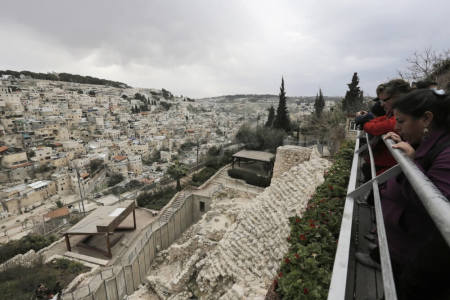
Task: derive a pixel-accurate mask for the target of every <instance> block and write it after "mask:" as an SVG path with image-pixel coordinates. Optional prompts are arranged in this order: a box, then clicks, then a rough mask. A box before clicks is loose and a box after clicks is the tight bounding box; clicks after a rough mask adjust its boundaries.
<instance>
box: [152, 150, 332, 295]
mask: <svg viewBox="0 0 450 300" xmlns="http://www.w3.org/2000/svg"><path fill="white" fill-rule="evenodd" d="M296 155H297V156H296ZM276 159H277V161H276V163H275V165H276V166H277V163H278V161H279V160H282V162H279V163H278V171H277V172H279V173H278V176H275V177H274V178H273V179H272V184H271V186H270V187H268V188H266V189H265V190H264V192H262V193H260V194H259V195H258V196H256V197H255V198H254V199H251V200H250V199H248V198H245V196H244V194H243V193H242V192H238V191H233V190H224V191H221V192H220V193H218V196H217V197H216V198H215V199H213V201H212V203H211V209H210V211H208V212H207V213H206V214H205V215H204V216H203V218H202V219H201V220H200V221H199V222H198V223H197V224H195V225H193V226H192V227H191V228H190V229H189V230H188V231H187V232H186V233H185V235H184V236H189V239H187V238H184V237H182V238H181V239H180V241H181V242H182V244H175V245H173V246H171V247H169V249H168V250H167V253H168V254H167V255H166V256H161V257H162V258H163V260H164V261H163V262H162V263H161V265H160V266H159V268H158V270H157V271H156V272H155V275H153V276H149V277H148V281H149V283H150V285H151V286H152V288H153V289H154V290H155V292H156V293H157V294H158V296H159V297H161V298H162V299H188V298H189V297H190V296H189V297H188V296H187V295H189V293H190V291H192V292H193V293H194V295H195V296H196V297H198V298H200V299H224V300H225V299H264V297H265V294H266V291H267V288H268V286H269V285H270V284H271V282H272V279H273V276H274V275H275V274H276V272H277V269H278V268H279V263H280V261H281V259H282V257H283V255H284V254H285V253H286V252H287V250H288V243H287V241H286V238H287V236H288V234H289V230H290V228H289V221H288V218H289V217H290V216H292V215H294V214H296V213H298V214H302V212H303V211H304V209H306V206H307V203H308V199H309V198H310V196H311V195H312V194H313V192H314V191H315V188H316V186H317V185H318V184H320V183H321V182H322V181H323V172H324V170H325V169H327V168H328V167H329V166H330V163H329V162H328V161H327V160H325V159H322V158H320V157H319V155H318V153H317V152H316V151H314V150H311V149H305V148H301V147H293V146H288V147H281V149H280V148H279V150H278V152H277V158H276ZM289 165H290V168H289ZM284 169H287V171H286V172H282V170H284ZM281 172H282V173H281ZM224 193H225V195H224ZM163 252H164V251H163ZM187 287H189V290H188V288H187Z"/></svg>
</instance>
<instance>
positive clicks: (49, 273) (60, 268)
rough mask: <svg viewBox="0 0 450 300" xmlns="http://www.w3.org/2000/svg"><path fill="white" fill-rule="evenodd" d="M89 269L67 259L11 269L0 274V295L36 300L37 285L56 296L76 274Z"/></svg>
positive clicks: (5, 297)
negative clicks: (42, 286)
mask: <svg viewBox="0 0 450 300" xmlns="http://www.w3.org/2000/svg"><path fill="white" fill-rule="evenodd" d="M87 270H89V268H87V267H85V266H83V265H82V264H80V263H78V262H74V261H70V260H67V259H56V260H54V261H52V262H51V263H48V264H37V265H35V266H32V267H30V268H25V267H22V266H17V267H13V268H10V269H7V270H6V271H3V272H0V295H2V299H14V300H29V299H36V297H35V296H36V290H37V287H38V285H41V284H42V285H44V286H45V287H46V288H47V290H48V294H46V295H45V298H37V299H50V297H49V295H50V294H56V293H58V292H60V291H61V290H62V289H63V288H65V287H66V286H67V285H68V284H69V283H70V282H71V281H72V280H73V279H74V278H75V277H76V276H77V275H78V274H80V273H83V272H86V271H87Z"/></svg>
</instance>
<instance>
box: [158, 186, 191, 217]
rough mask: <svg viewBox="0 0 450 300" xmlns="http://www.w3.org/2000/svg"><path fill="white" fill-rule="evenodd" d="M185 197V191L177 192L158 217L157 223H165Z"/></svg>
mask: <svg viewBox="0 0 450 300" xmlns="http://www.w3.org/2000/svg"><path fill="white" fill-rule="evenodd" d="M185 197H186V192H184V191H182V192H178V193H177V195H176V196H175V199H173V200H172V201H171V203H170V205H169V207H167V208H166V209H165V210H164V211H163V213H162V214H161V216H160V217H159V223H160V224H165V223H167V222H168V221H169V219H170V217H171V216H172V215H173V214H174V213H175V212H176V211H177V210H178V209H179V208H180V207H181V206H182V205H183V203H184V199H185Z"/></svg>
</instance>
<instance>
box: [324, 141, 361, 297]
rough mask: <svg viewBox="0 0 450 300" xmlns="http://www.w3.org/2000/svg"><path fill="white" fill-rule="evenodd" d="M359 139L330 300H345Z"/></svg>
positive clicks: (346, 201)
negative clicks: (352, 194)
mask: <svg viewBox="0 0 450 300" xmlns="http://www.w3.org/2000/svg"><path fill="white" fill-rule="evenodd" d="M358 149H359V139H356V144H355V151H354V153H353V161H352V169H351V171H350V179H349V182H348V187H347V197H346V199H345V206H344V212H343V214H342V221H341V229H340V232H339V240H338V244H337V249H336V256H335V259H334V265H333V273H332V275H331V282H330V288H329V290H328V300H342V299H344V298H345V292H346V287H347V275H348V263H349V255H350V243H351V233H352V225H353V206H354V202H355V201H354V197H353V196H351V193H352V192H353V191H354V190H355V187H356V176H357V171H358V160H359V154H358Z"/></svg>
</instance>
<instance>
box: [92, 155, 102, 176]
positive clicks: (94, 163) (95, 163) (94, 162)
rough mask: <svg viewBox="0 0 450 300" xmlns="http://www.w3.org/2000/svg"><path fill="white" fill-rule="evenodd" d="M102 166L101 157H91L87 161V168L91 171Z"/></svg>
mask: <svg viewBox="0 0 450 300" xmlns="http://www.w3.org/2000/svg"><path fill="white" fill-rule="evenodd" d="M102 167H103V160H102V159H98V158H97V159H93V160H91V161H90V162H89V170H90V171H91V173H94V172H95V171H97V170H98V169H100V168H102Z"/></svg>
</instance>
